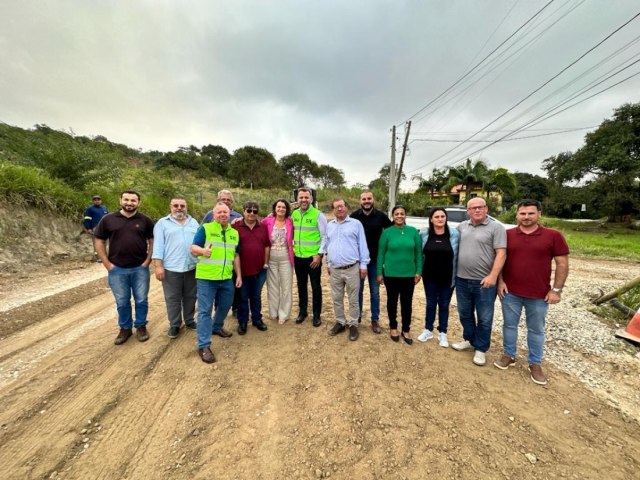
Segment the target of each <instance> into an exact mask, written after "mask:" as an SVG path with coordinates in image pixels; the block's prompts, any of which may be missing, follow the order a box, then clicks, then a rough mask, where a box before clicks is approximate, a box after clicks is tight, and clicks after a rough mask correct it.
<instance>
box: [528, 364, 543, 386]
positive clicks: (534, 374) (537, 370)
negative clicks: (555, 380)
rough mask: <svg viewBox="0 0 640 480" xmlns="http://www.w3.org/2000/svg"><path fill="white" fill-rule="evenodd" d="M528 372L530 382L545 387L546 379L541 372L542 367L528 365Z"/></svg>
mask: <svg viewBox="0 0 640 480" xmlns="http://www.w3.org/2000/svg"><path fill="white" fill-rule="evenodd" d="M529 371H530V372H531V380H533V383H537V384H538V385H546V384H547V377H546V376H545V374H544V372H543V371H542V367H541V366H540V365H535V364H533V363H532V364H530V365H529Z"/></svg>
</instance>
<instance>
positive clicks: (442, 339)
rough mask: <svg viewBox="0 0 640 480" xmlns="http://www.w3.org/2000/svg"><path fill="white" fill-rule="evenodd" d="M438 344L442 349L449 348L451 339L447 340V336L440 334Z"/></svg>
mask: <svg viewBox="0 0 640 480" xmlns="http://www.w3.org/2000/svg"><path fill="white" fill-rule="evenodd" d="M438 343H439V344H440V346H441V347H442V348H448V347H449V339H448V338H447V334H446V333H444V332H440V333H438Z"/></svg>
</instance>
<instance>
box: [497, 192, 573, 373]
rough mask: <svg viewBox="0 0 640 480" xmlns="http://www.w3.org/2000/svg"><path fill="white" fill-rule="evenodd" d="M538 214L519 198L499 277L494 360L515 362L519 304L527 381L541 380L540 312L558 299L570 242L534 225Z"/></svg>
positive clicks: (535, 205)
mask: <svg viewBox="0 0 640 480" xmlns="http://www.w3.org/2000/svg"><path fill="white" fill-rule="evenodd" d="M541 214H542V209H541V206H540V202H538V201H537V200H522V201H521V202H520V203H519V204H518V209H517V213H516V221H517V223H518V226H517V228H512V229H510V230H507V260H506V262H505V264H504V268H503V269H502V273H501V274H500V277H499V279H498V295H499V296H500V298H501V299H502V317H503V319H504V326H503V330H502V337H503V346H504V354H503V355H502V357H501V358H500V359H499V360H497V361H496V362H494V365H495V366H496V367H497V368H499V369H501V370H506V369H508V368H509V367H510V366H512V365H515V363H516V360H515V358H516V347H517V343H518V323H519V322H520V315H521V314H522V309H523V308H524V311H525V318H526V322H527V346H528V347H529V358H528V360H529V371H530V372H531V380H533V382H534V383H537V384H538V385H546V384H547V377H546V376H545V374H544V372H543V371H542V367H541V366H540V364H541V363H542V354H543V349H544V326H545V317H546V315H547V311H548V309H549V305H552V304H554V303H558V302H559V301H560V295H561V293H562V287H563V286H564V283H565V281H566V280H567V275H568V274H569V247H568V245H567V242H566V240H565V239H564V237H563V236H562V234H561V233H560V232H558V231H557V230H552V229H550V228H545V227H543V226H542V225H539V224H538V221H539V220H540V215H541ZM552 262H555V265H556V269H555V270H556V271H555V276H554V279H553V288H551V287H550V286H549V283H550V281H551V264H552Z"/></svg>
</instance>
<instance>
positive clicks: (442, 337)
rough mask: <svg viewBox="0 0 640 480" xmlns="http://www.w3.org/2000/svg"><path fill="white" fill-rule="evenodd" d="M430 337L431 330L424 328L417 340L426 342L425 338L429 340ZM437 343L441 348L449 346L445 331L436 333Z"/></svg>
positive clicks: (431, 334) (431, 335) (431, 336)
mask: <svg viewBox="0 0 640 480" xmlns="http://www.w3.org/2000/svg"><path fill="white" fill-rule="evenodd" d="M432 338H433V333H432V332H431V330H427V329H426V328H425V329H424V330H423V331H422V333H421V334H420V335H418V340H420V341H421V342H423V343H424V342H426V341H427V340H431V339H432ZM438 344H439V345H440V346H441V347H443V348H447V347H448V346H449V340H448V339H447V334H446V333H444V332H439V333H438Z"/></svg>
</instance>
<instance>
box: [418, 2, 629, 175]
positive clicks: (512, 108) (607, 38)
mask: <svg viewBox="0 0 640 480" xmlns="http://www.w3.org/2000/svg"><path fill="white" fill-rule="evenodd" d="M638 16H640V12H639V13H636V14H635V15H634V16H633V17H631V18H630V19H629V20H627V21H626V22H625V23H624V24H622V25H621V26H619V27H618V28H616V29H615V30H614V31H613V32H611V33H610V34H608V35H607V36H606V37H604V38H603V39H602V40H600V41H599V42H598V43H597V44H595V45H594V46H593V47H591V48H589V49H588V50H587V51H586V52H584V53H583V54H582V55H580V56H579V57H578V58H576V59H575V60H574V61H572V62H571V63H570V64H569V65H567V66H566V67H564V68H562V69H561V70H560V71H559V72H558V73H556V74H555V75H553V76H552V77H551V78H549V79H548V80H546V81H545V82H544V83H542V85H540V86H539V87H537V88H536V89H534V90H533V91H532V92H530V93H529V94H528V95H526V96H525V97H524V98H523V99H521V100H520V101H518V102H517V103H516V104H515V105H513V106H512V107H510V108H509V109H507V110H506V111H504V112H503V113H502V114H500V115H499V116H498V117H496V118H495V119H493V120H492V121H491V122H489V123H488V124H486V125H485V126H484V127H482V128H481V129H480V130H478V131H477V132H476V133H474V134H473V135H471V136H469V137H468V138H466V139H465V141H464V142H462V143H460V144H458V145H456V146H455V147H453V148H451V149H449V150H447V151H446V152H445V153H443V154H441V155H439V156H438V157H436V158H435V159H433V160H431V161H429V162H428V163H426V164H425V165H422V166H420V167H418V168H416V169H414V170H411V171H410V172H408V173H412V172H415V171H416V170H421V169H422V168H424V167H425V166H427V165H429V164H431V163H435V162H437V161H438V160H440V159H441V158H443V157H444V156H445V155H448V154H450V153H451V152H453V151H454V150H457V149H458V148H459V147H460V146H462V145H463V144H464V143H466V142H467V141H469V140H471V139H473V137H475V136H476V135H478V134H479V133H482V132H483V131H484V130H486V129H487V128H488V127H490V126H491V125H493V124H494V123H496V122H497V121H498V120H500V119H501V118H503V117H504V116H505V115H507V114H508V113H509V112H511V111H513V110H514V109H515V108H517V107H518V106H520V105H521V104H522V103H523V102H525V101H526V100H528V99H529V98H531V97H532V96H533V95H534V94H536V93H537V92H539V91H540V90H541V89H543V88H544V87H546V86H547V85H548V84H549V83H551V82H552V81H553V80H555V79H556V78H558V77H559V76H560V75H562V74H563V73H564V72H566V71H567V70H568V69H569V68H571V67H572V66H574V65H575V64H576V63H578V62H579V61H580V60H582V59H583V58H584V57H586V56H587V55H589V54H590V53H591V52H593V51H594V50H595V49H596V48H598V47H599V46H601V45H602V44H603V43H605V42H606V41H607V40H609V39H610V38H611V37H612V36H613V35H615V34H616V33H618V32H619V31H620V30H622V29H623V28H624V27H626V26H627V25H629V24H630V23H631V22H632V21H634V20H635V19H636V18H638Z"/></svg>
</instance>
